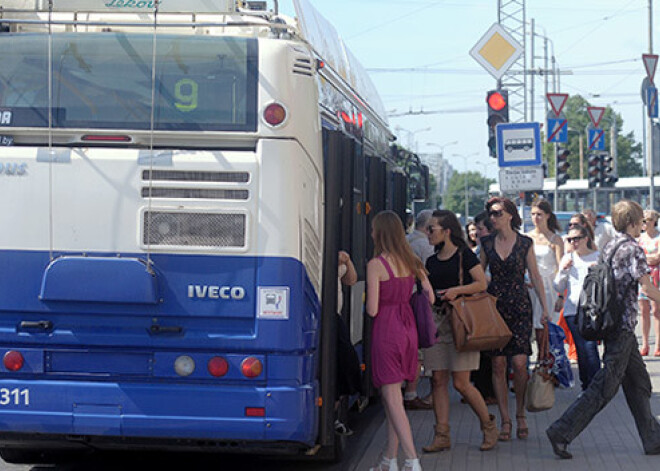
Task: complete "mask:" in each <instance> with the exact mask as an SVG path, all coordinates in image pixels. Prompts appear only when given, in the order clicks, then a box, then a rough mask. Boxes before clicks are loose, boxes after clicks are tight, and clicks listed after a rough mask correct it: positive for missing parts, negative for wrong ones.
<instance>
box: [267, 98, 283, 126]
mask: <svg viewBox="0 0 660 471" xmlns="http://www.w3.org/2000/svg"><path fill="white" fill-rule="evenodd" d="M285 119H286V110H285V109H284V107H283V106H282V105H280V104H279V103H271V104H270V105H268V106H267V107H266V109H265V110H264V120H265V121H266V122H267V123H268V124H270V125H271V126H278V125H280V124H282V123H283V122H284V120H285Z"/></svg>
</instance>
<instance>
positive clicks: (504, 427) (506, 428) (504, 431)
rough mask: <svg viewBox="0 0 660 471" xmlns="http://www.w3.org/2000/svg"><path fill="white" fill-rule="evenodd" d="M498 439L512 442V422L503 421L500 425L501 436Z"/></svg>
mask: <svg viewBox="0 0 660 471" xmlns="http://www.w3.org/2000/svg"><path fill="white" fill-rule="evenodd" d="M497 439H498V440H499V441H501V442H508V441H509V440H511V421H510V420H503V421H502V424H501V425H500V434H499V435H498V437H497Z"/></svg>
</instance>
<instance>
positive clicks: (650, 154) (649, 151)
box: [646, 0, 655, 209]
mask: <svg viewBox="0 0 660 471" xmlns="http://www.w3.org/2000/svg"><path fill="white" fill-rule="evenodd" d="M649 54H653V0H649ZM647 115H648V113H647ZM646 129H647V131H646V135H647V136H648V137H647V139H648V144H647V145H646V158H647V159H648V168H649V171H648V173H649V205H648V206H649V209H654V207H655V187H654V182H653V174H654V171H653V120H652V119H651V117H650V116H647V118H646Z"/></svg>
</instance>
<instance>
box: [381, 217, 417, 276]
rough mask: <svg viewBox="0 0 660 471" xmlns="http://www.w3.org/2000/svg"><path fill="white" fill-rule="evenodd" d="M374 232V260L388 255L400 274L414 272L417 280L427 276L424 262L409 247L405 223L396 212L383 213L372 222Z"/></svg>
mask: <svg viewBox="0 0 660 471" xmlns="http://www.w3.org/2000/svg"><path fill="white" fill-rule="evenodd" d="M371 225H372V227H373V231H374V258H375V257H378V256H380V255H382V254H383V253H388V254H390V255H391V256H392V257H393V258H394V263H395V264H396V268H397V271H398V272H399V273H404V272H412V273H413V274H414V275H415V276H416V277H417V278H422V277H423V276H424V275H425V274H426V269H425V268H424V265H423V264H422V261H421V260H420V259H419V258H418V257H417V255H415V253H414V252H413V251H412V249H411V248H410V245H408V241H407V240H406V233H405V232H404V230H403V223H402V222H401V219H399V216H398V215H397V214H396V213H395V212H394V211H381V212H380V213H378V214H376V217H374V219H373V221H372V222H371Z"/></svg>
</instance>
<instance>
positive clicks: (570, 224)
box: [568, 222, 580, 227]
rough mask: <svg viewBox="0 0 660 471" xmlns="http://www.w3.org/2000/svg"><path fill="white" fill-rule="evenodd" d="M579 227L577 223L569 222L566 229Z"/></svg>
mask: <svg viewBox="0 0 660 471" xmlns="http://www.w3.org/2000/svg"><path fill="white" fill-rule="evenodd" d="M579 225H580V223H579V222H569V223H568V227H573V226H579Z"/></svg>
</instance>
